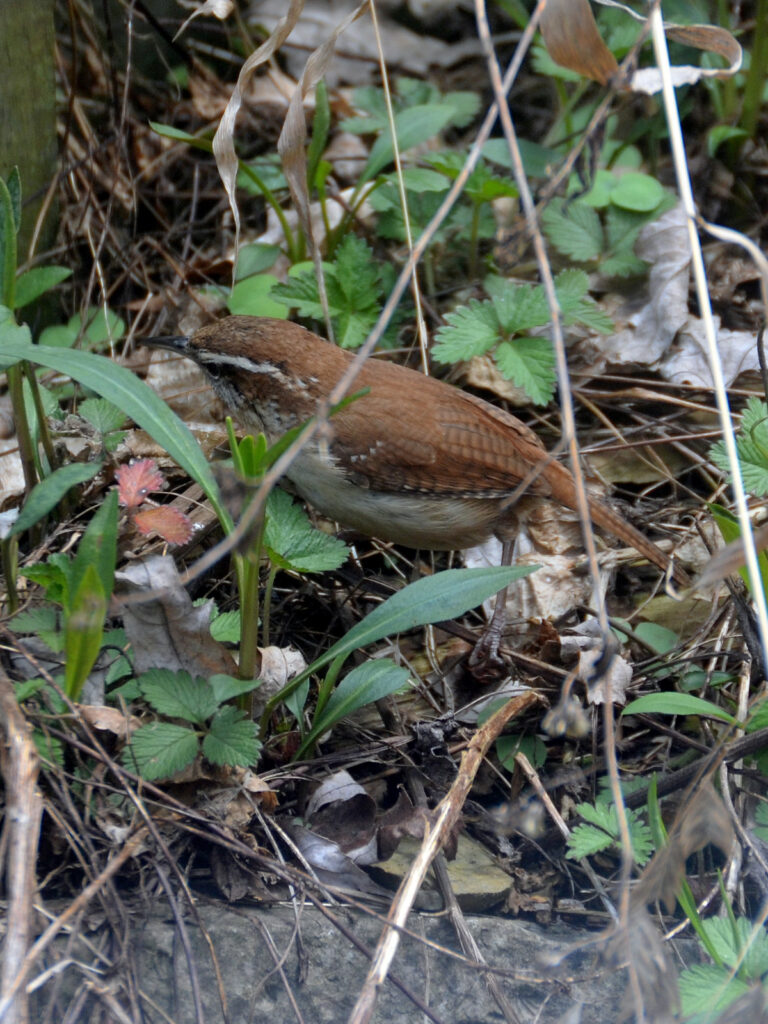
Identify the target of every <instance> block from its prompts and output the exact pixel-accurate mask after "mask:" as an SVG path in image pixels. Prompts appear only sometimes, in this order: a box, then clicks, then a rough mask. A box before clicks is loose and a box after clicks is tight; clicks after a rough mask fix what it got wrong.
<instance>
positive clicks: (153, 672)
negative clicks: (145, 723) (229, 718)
mask: <svg viewBox="0 0 768 1024" xmlns="http://www.w3.org/2000/svg"><path fill="white" fill-rule="evenodd" d="M138 682H139V686H140V687H141V692H142V694H143V695H144V698H145V700H147V701H149V703H150V704H151V705H152V707H153V708H154V709H155V711H157V712H159V714H161V715H168V717H169V718H183V719H185V720H186V721H187V722H193V723H195V724H196V725H202V724H203V723H204V722H206V721H207V720H208V719H209V718H210V717H211V715H213V714H215V712H216V710H217V708H218V706H219V701H218V700H217V699H216V695H215V694H214V692H213V690H212V689H211V687H210V686H209V685H208V683H206V681H205V680H204V679H193V678H192V676H191V675H190V674H189V672H171V671H170V670H169V669H167V668H153V669H150V670H149V671H148V672H145V673H144V674H143V675H141V676H139V679H138Z"/></svg>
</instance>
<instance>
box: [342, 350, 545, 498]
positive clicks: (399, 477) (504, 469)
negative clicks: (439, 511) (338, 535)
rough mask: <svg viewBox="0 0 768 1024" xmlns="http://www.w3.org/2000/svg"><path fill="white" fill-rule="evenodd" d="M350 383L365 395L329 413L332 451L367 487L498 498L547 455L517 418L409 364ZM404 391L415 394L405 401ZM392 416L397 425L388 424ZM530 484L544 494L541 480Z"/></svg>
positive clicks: (382, 367)
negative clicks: (392, 427)
mask: <svg viewBox="0 0 768 1024" xmlns="http://www.w3.org/2000/svg"><path fill="white" fill-rule="evenodd" d="M414 378H418V380H414ZM355 386H356V387H360V388H361V387H369V388H370V393H369V394H368V395H365V396H363V397H362V398H360V399H358V400H357V401H356V402H354V403H353V404H352V405H350V406H348V407H347V408H346V409H344V410H342V412H340V413H338V414H337V415H336V416H334V417H333V420H332V430H333V441H332V443H331V450H332V452H334V453H335V454H336V455H342V454H343V456H344V461H345V462H347V461H348V463H349V464H350V465H351V467H352V472H353V474H354V478H355V480H356V481H357V482H358V483H359V484H361V485H363V486H367V487H370V488H371V489H372V490H382V491H394V490H401V489H405V490H412V491H421V492H425V493H431V494H456V495H460V494H463V495H476V494H479V495H480V496H482V497H498V496H500V495H504V494H508V493H509V492H511V491H513V490H514V489H515V487H517V485H518V484H519V483H520V482H521V480H523V479H524V478H525V477H526V476H527V475H528V474H529V472H530V469H531V467H532V466H533V465H537V464H541V462H542V460H545V459H546V452H545V449H544V448H543V446H542V444H541V442H540V441H539V440H538V438H537V437H536V435H535V434H534V433H533V432H532V431H531V430H529V429H528V427H526V426H525V425H524V424H523V423H521V422H520V420H518V419H516V418H515V417H514V416H511V415H510V414H508V413H505V412H503V411H502V410H499V409H496V408H495V407H494V406H492V405H490V404H489V403H487V402H484V401H483V400H482V399H479V398H475V397H474V396H472V395H468V394H466V393H465V392H463V391H461V390H459V389H458V388H454V387H451V386H450V385H449V384H444V383H443V382H441V381H437V380H434V379H432V378H426V377H424V376H422V375H420V374H417V373H416V372H415V371H413V370H407V369H405V368H403V367H400V366H395V365H392V364H386V363H378V364H376V365H374V366H372V367H370V368H369V367H366V368H365V370H364V371H363V373H362V374H361V375H360V378H358V382H357V384H356V385H355ZM404 389H405V390H406V391H407V392H409V393H411V394H414V395H417V396H418V398H417V399H416V400H414V401H412V402H409V403H407V404H404V403H403V402H402V396H403V393H404ZM395 408H397V413H394V412H393V410H394V409H395ZM393 415H397V416H398V421H399V422H398V429H397V431H393V430H389V429H388V424H390V423H391V422H392V417H393ZM372 424H376V425H377V427H378V429H377V430H376V431H372V430H371V425H372ZM393 434H396V435H397V436H396V437H393ZM361 438H363V439H364V442H362V443H361ZM531 489H532V491H533V492H534V493H539V494H548V493H550V487H549V485H548V484H547V482H546V481H545V480H544V479H542V478H538V479H537V480H536V481H535V482H534V483H533V484H532V488H531Z"/></svg>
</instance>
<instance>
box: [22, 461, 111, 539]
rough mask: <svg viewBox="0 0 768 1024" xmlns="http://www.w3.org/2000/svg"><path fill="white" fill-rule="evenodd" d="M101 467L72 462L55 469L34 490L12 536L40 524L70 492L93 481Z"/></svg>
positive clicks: (100, 465)
mask: <svg viewBox="0 0 768 1024" xmlns="http://www.w3.org/2000/svg"><path fill="white" fill-rule="evenodd" d="M101 467H102V463H101V462H85V463H83V462H70V463H69V465H67V466H60V467H59V468H58V469H55V470H54V471H53V473H51V474H50V476H47V477H46V478H45V479H44V480H41V481H40V483H39V484H36V485H35V486H34V487H33V488H32V490H31V491H30V494H29V497H28V498H27V500H26V501H25V502H24V507H23V508H22V510H21V512H20V514H19V518H18V519H17V520H16V522H15V523H14V524H13V526H12V527H11V531H10V536H12V537H13V536H18V535H19V534H21V533H24V532H25V531H26V530H28V529H29V528H30V527H31V526H34V525H35V523H39V522H40V520H41V519H42V518H43V516H46V515H48V513H49V512H50V511H51V509H54V508H55V507H56V506H57V505H58V503H59V502H60V501H61V499H62V498H63V497H64V495H65V494H67V492H68V491H70V490H71V489H72V488H73V487H76V486H77V485H78V484H83V483H85V482H86V481H87V480H92V479H93V478H94V477H95V476H96V474H97V473H98V472H99V470H100V469H101Z"/></svg>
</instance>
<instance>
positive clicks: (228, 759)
mask: <svg viewBox="0 0 768 1024" xmlns="http://www.w3.org/2000/svg"><path fill="white" fill-rule="evenodd" d="M260 751H261V743H260V742H259V738H258V734H257V728H256V723H255V722H250V721H248V720H247V719H246V717H245V712H244V711H240V710H239V709H238V708H235V707H231V706H227V707H224V708H222V709H221V711H219V713H218V714H217V715H216V717H215V718H214V719H213V721H212V722H211V724H210V727H209V731H208V733H207V735H206V736H205V739H204V740H203V754H204V755H205V756H206V757H207V758H208V760H209V761H210V762H211V763H212V764H229V765H241V766H242V767H244V768H246V767H248V765H252V764H256V762H257V761H258V759H259V753H260Z"/></svg>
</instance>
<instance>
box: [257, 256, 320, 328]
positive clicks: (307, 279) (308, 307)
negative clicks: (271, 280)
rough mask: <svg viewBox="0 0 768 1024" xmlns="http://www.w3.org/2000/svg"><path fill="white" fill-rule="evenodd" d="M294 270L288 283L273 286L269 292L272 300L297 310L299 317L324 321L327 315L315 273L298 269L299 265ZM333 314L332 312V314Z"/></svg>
mask: <svg viewBox="0 0 768 1024" xmlns="http://www.w3.org/2000/svg"><path fill="white" fill-rule="evenodd" d="M293 270H294V272H293V273H290V274H289V275H288V278H287V280H286V281H283V282H282V283H280V284H275V285H273V286H272V288H271V289H270V292H269V295H270V298H272V299H274V300H275V301H277V302H280V303H284V304H285V305H286V306H287V307H288V308H289V309H295V310H296V311H297V312H298V314H299V316H303V317H308V318H310V319H312V320H322V319H323V317H324V315H325V314H324V313H323V307H322V304H321V302H320V294H319V292H318V290H317V281H316V280H315V276H314V271H313V270H311V269H306V270H304V269H303V268H298V265H297V266H295V267H294V268H293ZM325 270H326V271H328V270H329V266H326V267H325ZM333 312H334V311H333V310H331V313H333Z"/></svg>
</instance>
